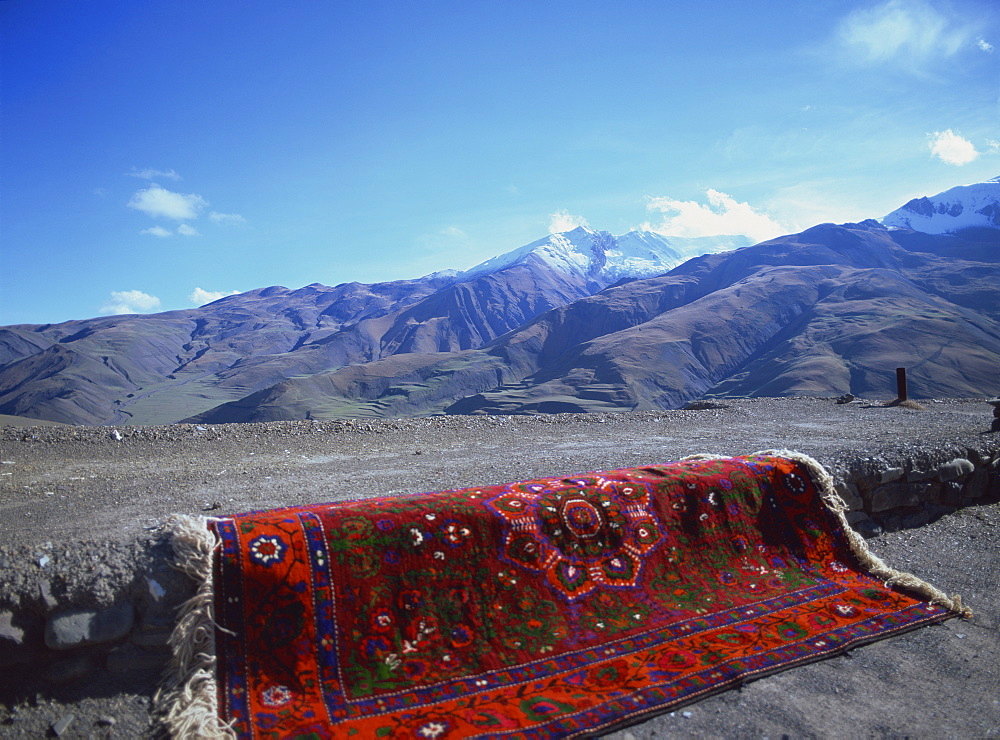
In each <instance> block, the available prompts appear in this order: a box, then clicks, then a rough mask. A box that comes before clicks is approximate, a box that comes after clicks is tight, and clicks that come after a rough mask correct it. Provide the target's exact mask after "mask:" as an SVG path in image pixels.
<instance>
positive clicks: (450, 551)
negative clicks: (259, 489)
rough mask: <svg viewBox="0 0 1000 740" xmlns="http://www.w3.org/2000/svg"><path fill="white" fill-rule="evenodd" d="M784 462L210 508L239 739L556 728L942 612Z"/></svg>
mask: <svg viewBox="0 0 1000 740" xmlns="http://www.w3.org/2000/svg"><path fill="white" fill-rule="evenodd" d="M819 489H820V486H818V484H817V481H816V479H815V475H814V474H813V473H812V472H811V470H810V468H809V466H807V465H804V464H803V463H802V462H801V461H800V460H796V459H789V458H785V457H778V456H771V455H765V454H761V455H754V456H747V457H741V458H724V459H714V460H707V459H705V460H690V461H684V462H679V463H671V464H668V465H663V466H651V467H646V468H634V469H625V470H616V471H603V472H597V473H590V474H586V475H581V476H575V477H571V478H565V479H540V480H534V481H527V482H520V483H513V484H509V485H504V486H493V487H481V488H468V489H462V490H455V491H445V492H438V493H430V494H421V495H416V496H406V497H396V498H389V497H386V498H377V499H366V500H361V501H355V502H349V503H337V504H327V505H314V506H306V507H298V508H289V509H281V510H276V511H270V512H263V513H251V514H246V515H239V516H235V517H231V518H222V519H218V520H215V521H213V522H212V525H211V526H212V527H213V528H214V531H215V533H216V534H217V536H218V538H219V540H220V541H221V545H220V548H219V550H218V552H217V556H216V559H215V565H214V570H215V572H214V595H213V598H214V609H215V619H216V622H217V625H218V627H217V629H216V632H215V642H216V651H217V656H218V663H217V678H218V680H217V701H218V714H219V716H220V717H221V718H222V720H223V721H224V722H226V723H231V727H232V730H233V731H234V732H235V733H236V734H237V735H238V736H240V737H258V738H286V737H303V738H323V737H330V736H336V737H357V738H383V737H384V738H427V739H434V738H458V737H517V738H549V737H564V736H573V735H579V734H586V733H588V732H596V731H600V730H601V729H603V728H608V727H611V726H614V725H616V724H620V723H624V722H628V721H634V720H635V719H636V718H641V717H642V716H643V715H645V714H650V713H656V712H661V711H666V710H668V709H670V708H672V707H675V706H677V705H679V704H682V703H684V702H687V701H691V700H693V699H695V698H697V697H700V696H703V695H706V694H709V693H712V692H716V691H720V690H722V689H725V688H727V687H729V686H733V685H736V684H738V683H740V682H742V681H744V680H746V679H748V678H752V677H754V676H758V675H763V674H766V673H770V672H774V671H776V670H780V669H782V668H785V667H788V666H792V665H795V664H797V663H802V662H806V661H811V660H816V659H818V658H821V657H823V656H825V655H829V654H832V653H835V652H838V651H843V650H844V649H846V648H848V647H850V646H852V645H856V644H859V643H863V642H868V641H871V640H874V639H878V638H881V637H884V636H887V635H890V634H893V633H896V632H900V631H903V630H907V629H911V628H913V627H916V626H918V625H920V624H923V623H927V622H933V621H939V620H941V619H944V618H947V617H948V616H952V615H953V612H951V611H949V610H948V609H947V608H945V607H943V606H938V605H931V604H929V603H927V601H925V600H922V599H921V598H919V597H916V596H913V595H911V594H908V593H905V592H903V591H902V590H900V589H896V588H891V587H886V586H885V585H883V583H882V582H881V580H879V579H876V578H873V577H871V576H870V575H868V574H866V573H865V572H864V569H863V568H862V567H861V566H860V564H859V562H858V560H857V558H856V557H855V553H854V551H853V550H852V548H851V547H850V544H849V541H848V537H847V535H846V533H845V531H844V530H843V528H842V526H841V521H840V519H839V518H838V516H837V515H836V513H835V512H833V511H831V509H830V508H829V506H828V505H827V504H826V503H824V498H823V495H822V494H824V493H828V492H824V491H822V490H819Z"/></svg>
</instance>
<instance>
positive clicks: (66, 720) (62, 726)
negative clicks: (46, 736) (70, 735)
mask: <svg viewBox="0 0 1000 740" xmlns="http://www.w3.org/2000/svg"><path fill="white" fill-rule="evenodd" d="M75 719H76V716H75V715H73V714H65V715H63V716H62V717H61V718H60V719H59V720H57V721H56V722H53V723H52V732H54V733H55V735H56V737H62V735H63V733H64V732H66V730H68V729H69V726H70V725H71V724H73V720H75Z"/></svg>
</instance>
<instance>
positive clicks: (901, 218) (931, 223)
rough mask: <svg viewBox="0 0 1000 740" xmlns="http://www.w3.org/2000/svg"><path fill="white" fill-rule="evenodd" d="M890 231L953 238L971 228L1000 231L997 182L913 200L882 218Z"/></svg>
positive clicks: (977, 184) (961, 186)
mask: <svg viewBox="0 0 1000 740" xmlns="http://www.w3.org/2000/svg"><path fill="white" fill-rule="evenodd" d="M882 223H883V224H885V225H886V226H889V227H890V228H892V227H895V228H899V229H913V230H914V231H922V232H924V233H925V234H953V233H955V232H957V231H961V230H963V229H970V228H991V229H1000V178H994V179H992V180H990V181H988V182H980V183H976V184H975V185H960V186H958V187H955V188H951V189H950V190H945V191H944V192H943V193H938V194H937V195H934V196H931V197H930V198H914V199H913V200H911V201H910V202H909V203H907V204H906V205H904V206H903V207H902V208H897V209H896V210H895V211H893V212H892V213H890V214H889V215H887V216H885V217H884V218H883V219H882Z"/></svg>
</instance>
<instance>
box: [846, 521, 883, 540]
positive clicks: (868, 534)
mask: <svg viewBox="0 0 1000 740" xmlns="http://www.w3.org/2000/svg"><path fill="white" fill-rule="evenodd" d="M852 526H853V527H854V531H855V532H857V533H858V534H860V535H861V536H862V537H864V538H865V539H866V540H870V539H871V538H872V537H877V536H878V535H880V534H882V527H881V526H879V524H878V523H877V522H874V521H872V520H871V519H865V520H863V521H860V522H858V523H857V524H854V525H852Z"/></svg>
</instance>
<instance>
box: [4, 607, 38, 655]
mask: <svg viewBox="0 0 1000 740" xmlns="http://www.w3.org/2000/svg"><path fill="white" fill-rule="evenodd" d="M41 627H42V624H41V620H40V619H39V618H38V617H35V616H34V615H32V614H28V613H26V612H21V613H19V614H14V613H13V612H11V611H9V610H5V611H0V667H7V666H12V665H17V664H19V663H30V662H32V661H34V660H36V659H37V658H38V657H39V654H40V652H41V639H40V635H41Z"/></svg>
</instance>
